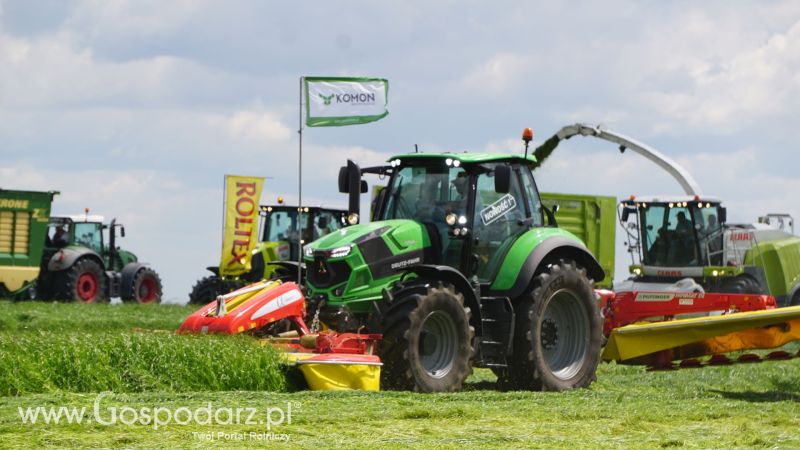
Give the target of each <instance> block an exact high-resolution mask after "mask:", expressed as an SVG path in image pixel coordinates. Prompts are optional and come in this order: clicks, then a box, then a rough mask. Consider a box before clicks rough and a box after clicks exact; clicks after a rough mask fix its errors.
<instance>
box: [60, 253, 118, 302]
mask: <svg viewBox="0 0 800 450" xmlns="http://www.w3.org/2000/svg"><path fill="white" fill-rule="evenodd" d="M58 278H59V281H58V285H59V286H60V290H59V294H58V296H57V299H59V300H61V299H63V300H70V301H78V302H81V303H98V302H102V301H105V300H108V298H107V297H106V278H105V273H103V268H102V267H101V266H100V264H98V263H97V262H96V261H94V260H91V259H87V258H84V259H79V260H78V261H77V262H76V263H75V264H73V265H72V267H70V268H69V269H66V270H65V271H64V272H62V273H60V274H59V277H58Z"/></svg>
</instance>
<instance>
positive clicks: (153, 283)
mask: <svg viewBox="0 0 800 450" xmlns="http://www.w3.org/2000/svg"><path fill="white" fill-rule="evenodd" d="M132 291H133V292H132V294H133V295H132V296H131V300H135V301H136V302H137V303H139V304H142V305H146V304H150V303H161V277H159V276H158V274H157V273H156V271H155V270H153V269H151V268H149V267H143V268H141V269H140V270H139V271H138V272H136V275H135V276H134V277H133V287H132Z"/></svg>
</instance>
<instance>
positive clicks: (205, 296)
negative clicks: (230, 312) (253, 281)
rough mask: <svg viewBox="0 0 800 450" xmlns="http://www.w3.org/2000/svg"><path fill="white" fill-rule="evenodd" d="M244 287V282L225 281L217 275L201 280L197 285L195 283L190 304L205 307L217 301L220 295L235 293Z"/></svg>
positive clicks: (190, 296) (190, 295)
mask: <svg viewBox="0 0 800 450" xmlns="http://www.w3.org/2000/svg"><path fill="white" fill-rule="evenodd" d="M244 285H245V282H244V281H240V280H223V279H222V278H220V277H218V276H216V275H210V276H207V277H204V278H201V279H199V280H198V281H197V283H195V285H194V287H193V288H192V292H190V293H189V303H190V304H202V305H205V304H206V303H208V302H210V301H212V300H214V299H216V298H217V296H218V295H224V294H227V293H229V292H233V291H235V290H236V289H239V288H241V287H243V286H244Z"/></svg>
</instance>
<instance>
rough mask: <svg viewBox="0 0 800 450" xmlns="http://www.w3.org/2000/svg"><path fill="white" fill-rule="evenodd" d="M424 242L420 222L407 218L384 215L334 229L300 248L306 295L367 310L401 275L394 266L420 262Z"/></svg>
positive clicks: (427, 242)
mask: <svg viewBox="0 0 800 450" xmlns="http://www.w3.org/2000/svg"><path fill="white" fill-rule="evenodd" d="M429 247H430V238H429V236H428V234H427V232H426V230H425V227H424V226H423V225H421V224H420V223H418V222H415V221H412V220H402V219H398V220H385V221H380V222H371V223H367V224H361V225H353V226H349V227H347V228H343V229H341V230H339V231H335V232H333V233H331V234H328V235H326V236H324V237H322V238H320V239H318V240H317V241H314V242H312V243H311V244H309V245H308V246H306V248H305V254H304V259H305V263H306V266H307V267H308V274H309V282H310V283H309V290H310V292H309V295H310V296H312V297H313V296H317V295H324V296H325V297H326V298H327V303H328V305H329V306H344V305H347V307H348V308H349V309H350V310H351V311H353V312H355V313H364V312H369V311H370V309H371V308H372V304H371V302H373V301H376V300H379V299H380V298H381V297H382V295H383V289H384V288H386V287H387V286H389V285H390V284H391V283H393V282H394V281H396V280H397V279H398V278H399V277H400V275H401V272H400V271H398V269H402V268H405V267H408V266H410V265H413V264H417V263H420V262H423V260H424V253H425V249H426V248H429ZM321 264H324V267H323V266H320V265H321Z"/></svg>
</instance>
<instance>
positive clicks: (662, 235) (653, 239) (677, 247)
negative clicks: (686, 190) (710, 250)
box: [641, 204, 701, 267]
mask: <svg viewBox="0 0 800 450" xmlns="http://www.w3.org/2000/svg"><path fill="white" fill-rule="evenodd" d="M641 209H642V210H644V211H643V214H642V234H643V236H644V239H645V244H644V255H643V257H644V264H646V265H652V266H661V267H685V266H697V265H700V264H701V255H700V252H699V247H698V244H697V234H698V233H697V230H698V229H697V228H696V225H695V224H696V223H697V222H696V219H697V217H695V215H693V214H692V212H691V208H688V207H685V206H677V205H673V206H672V207H670V206H669V205H662V204H654V205H648V206H646V207H645V206H642V207H641ZM697 226H701V225H699V224H698V225H697Z"/></svg>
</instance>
